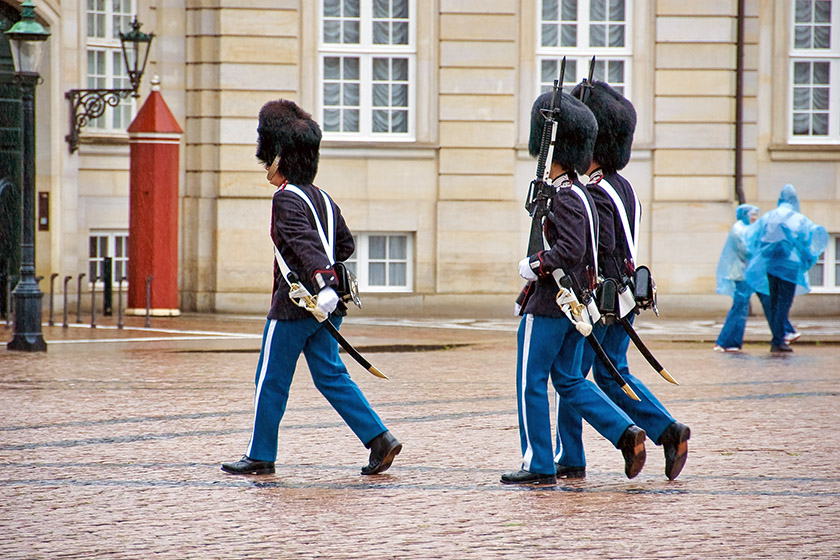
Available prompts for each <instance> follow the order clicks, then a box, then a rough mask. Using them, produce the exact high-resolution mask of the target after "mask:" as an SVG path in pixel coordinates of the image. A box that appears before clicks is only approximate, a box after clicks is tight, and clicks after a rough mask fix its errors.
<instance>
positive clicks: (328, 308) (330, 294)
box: [317, 286, 338, 315]
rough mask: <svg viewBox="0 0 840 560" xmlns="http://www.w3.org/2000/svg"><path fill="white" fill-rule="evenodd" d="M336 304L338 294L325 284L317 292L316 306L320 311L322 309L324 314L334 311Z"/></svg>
mask: <svg viewBox="0 0 840 560" xmlns="http://www.w3.org/2000/svg"><path fill="white" fill-rule="evenodd" d="M336 305H338V294H337V293H335V290H333V289H332V288H331V287H329V286H327V287H326V288H324V289H323V290H321V291H320V292H318V303H317V308H318V309H319V310H320V311H323V312H324V313H325V314H326V315H329V314H330V313H332V312H333V311H335V306H336Z"/></svg>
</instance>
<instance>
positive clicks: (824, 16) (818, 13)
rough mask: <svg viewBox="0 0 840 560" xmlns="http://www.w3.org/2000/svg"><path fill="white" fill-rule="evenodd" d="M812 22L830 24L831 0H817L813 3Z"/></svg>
mask: <svg viewBox="0 0 840 560" xmlns="http://www.w3.org/2000/svg"><path fill="white" fill-rule="evenodd" d="M814 21H815V22H817V23H831V0H817V1H816V2H814Z"/></svg>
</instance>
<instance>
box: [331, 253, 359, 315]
mask: <svg viewBox="0 0 840 560" xmlns="http://www.w3.org/2000/svg"><path fill="white" fill-rule="evenodd" d="M333 270H335V276H336V281H337V282H338V286H337V287H336V290H335V291H336V293H337V294H338V297H339V299H341V301H343V302H344V303H348V302H351V301H352V302H353V303H354V304H356V307H358V308H360V309H361V307H362V300H361V299H360V298H359V282H358V281H357V280H356V275H355V274H353V271H351V270H350V269H349V268H347V265H345V264H344V263H343V262H337V263H335V265H334V266H333Z"/></svg>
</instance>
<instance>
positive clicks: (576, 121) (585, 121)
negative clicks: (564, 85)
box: [528, 91, 598, 173]
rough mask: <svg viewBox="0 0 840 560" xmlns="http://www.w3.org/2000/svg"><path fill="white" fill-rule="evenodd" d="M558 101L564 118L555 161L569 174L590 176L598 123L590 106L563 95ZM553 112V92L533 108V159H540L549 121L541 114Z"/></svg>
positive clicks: (540, 98)
mask: <svg viewBox="0 0 840 560" xmlns="http://www.w3.org/2000/svg"><path fill="white" fill-rule="evenodd" d="M558 101H560V118H559V120H558V126H557V141H556V143H555V146H554V157H553V161H554V163H556V164H558V165H560V166H561V167H563V168H564V169H566V170H567V171H577V172H578V173H586V172H587V171H588V169H589V164H590V162H591V161H592V149H593V147H594V146H595V137H596V136H597V134H598V122H597V121H596V120H595V117H594V115H592V111H590V110H589V109H587V107H586V105H584V104H583V103H581V102H580V101H579V100H577V99H575V98H574V97H572V96H571V95H569V94H568V93H563V94H562V100H558ZM550 108H551V92H550V91H548V92H546V93H543V94H542V95H540V96H539V97H537V99H536V101H534V105H533V106H532V107H531V136H530V138H529V139H528V152H529V153H530V154H531V156H532V157H538V156H539V155H540V143H541V141H542V135H543V128H545V117H544V116H543V115H542V113H541V112H540V110H541V109H550ZM547 163H548V162H547Z"/></svg>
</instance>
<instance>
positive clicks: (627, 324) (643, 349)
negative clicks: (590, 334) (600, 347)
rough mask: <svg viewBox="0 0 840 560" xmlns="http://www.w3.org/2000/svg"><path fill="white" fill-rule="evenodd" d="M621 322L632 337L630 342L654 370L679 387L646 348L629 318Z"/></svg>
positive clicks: (623, 318)
mask: <svg viewBox="0 0 840 560" xmlns="http://www.w3.org/2000/svg"><path fill="white" fill-rule="evenodd" d="M619 322H620V323H621V326H622V327H624V330H625V331H626V332H627V334H628V335H629V336H630V340H632V341H633V344H635V345H636V348H638V349H639V352H640V353H641V354H642V356H644V357H645V359H646V360H647V362H648V363H649V364H650V365H651V366H653V369H655V370H656V371H657V372H658V373H659V375H661V376H662V378H663V379H664V380H665V381H667V382H668V383H673V384H674V385H679V383H678V382H677V380H676V379H674V378H673V376H671V374H670V373H668V370H667V369H665V368H664V367H662V364H660V363H659V360H657V359H656V357H655V356H654V355H653V353H652V352H651V351H650V350H649V349H648V347H647V346H645V343H644V341H642V339H641V338H640V337H639V333H637V332H636V329H634V328H633V325H631V324H630V321H628V320H627V317H626V316H625V317H622V318H621V319H620V320H619Z"/></svg>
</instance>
